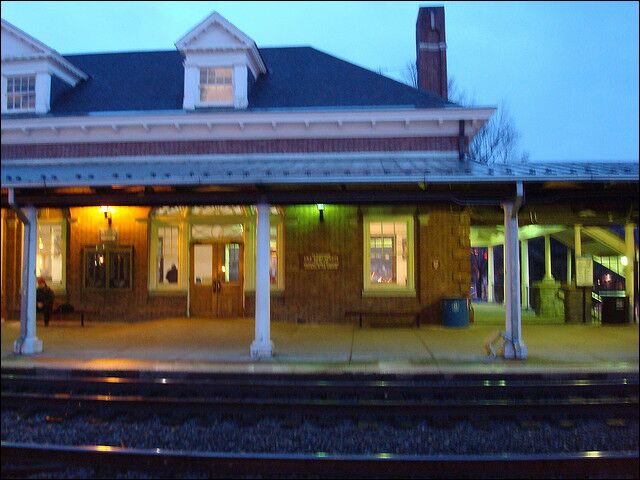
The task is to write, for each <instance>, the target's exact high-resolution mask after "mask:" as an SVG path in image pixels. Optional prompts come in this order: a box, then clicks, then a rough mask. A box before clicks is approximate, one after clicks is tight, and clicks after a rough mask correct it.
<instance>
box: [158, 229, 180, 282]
mask: <svg viewBox="0 0 640 480" xmlns="http://www.w3.org/2000/svg"><path fill="white" fill-rule="evenodd" d="M157 246H158V249H157V251H158V269H157V274H158V277H157V280H158V283H165V282H166V283H170V284H171V283H174V284H175V283H178V271H179V269H178V265H179V264H178V248H179V245H178V227H159V228H158V243H157Z"/></svg>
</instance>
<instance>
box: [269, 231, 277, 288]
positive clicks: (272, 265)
mask: <svg viewBox="0 0 640 480" xmlns="http://www.w3.org/2000/svg"><path fill="white" fill-rule="evenodd" d="M269 250H270V253H269V282H270V283H271V284H272V285H277V284H278V227H270V228H269Z"/></svg>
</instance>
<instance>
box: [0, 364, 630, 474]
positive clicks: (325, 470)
mask: <svg viewBox="0 0 640 480" xmlns="http://www.w3.org/2000/svg"><path fill="white" fill-rule="evenodd" d="M2 408H3V410H5V409H12V410H14V411H16V412H18V411H20V412H25V411H26V413H27V416H29V412H30V411H31V412H37V418H44V417H45V415H43V413H44V414H46V415H55V414H56V413H61V414H63V415H61V416H60V417H59V418H58V419H56V418H55V417H49V418H51V419H52V421H59V422H63V421H64V419H65V418H70V417H73V416H74V415H75V414H76V413H80V414H83V413H92V414H95V413H97V414H98V415H97V416H98V417H100V416H101V415H102V414H104V413H106V414H107V419H108V418H109V415H110V413H111V412H116V413H117V414H120V413H126V415H128V416H127V417H126V418H138V417H144V416H145V415H156V416H157V415H160V416H162V418H164V419H165V420H166V419H167V418H170V417H169V415H167V414H170V415H175V416H176V417H175V418H176V419H177V420H178V421H180V418H189V417H190V416H192V415H203V414H204V415H212V416H218V417H219V416H221V415H222V416H226V415H229V414H231V415H232V416H237V417H244V416H250V417H261V416H269V415H273V416H278V417H280V418H282V417H284V418H305V417H327V418H328V419H329V420H331V421H333V418H334V417H339V416H350V417H353V418H356V417H357V418H361V417H373V418H375V419H376V421H382V422H383V423H384V422H386V420H387V419H394V420H396V421H397V420H398V419H399V418H407V417H411V418H416V419H417V418H418V417H425V418H426V417H444V418H445V419H446V420H445V423H446V422H448V421H449V420H451V419H454V420H455V419H456V418H467V419H470V418H474V419H475V418H476V417H478V416H484V417H486V418H490V417H493V418H499V419H503V418H505V417H510V418H517V419H523V418H524V419H526V418H530V417H544V418H554V419H556V420H557V419H562V418H575V417H582V418H593V417H598V418H602V419H604V418H608V419H611V418H617V419H625V420H629V419H631V420H632V421H635V419H637V418H638V376H637V375H611V374H603V375H593V374H591V375H574V376H571V375H450V376H444V375H418V376H405V375H322V376H315V375H249V374H246V375H235V374H182V373H165V372H113V371H109V372H107V371H105V372H89V371H64V370H62V371H51V370H8V369H3V370H2ZM107 421H108V420H107ZM125 423H126V422H125ZM374 423H375V422H374ZM61 424H62V423H61ZM294 424H295V422H294ZM74 468H75V469H76V470H75V471H74V470H69V469H74ZM82 468H85V469H86V468H90V469H92V471H93V472H94V473H95V476H97V477H100V478H104V477H109V476H114V469H116V470H117V469H119V470H120V471H121V472H125V474H128V473H130V472H145V473H146V474H149V475H151V476H164V477H166V476H185V477H192V476H199V475H203V476H204V477H219V478H229V477H231V478H237V477H250V478H255V477H279V478H282V477H285V478H286V477H290V478H299V477H311V478H347V477H348V478H404V477H406V478H428V477H431V478H524V477H526V478H549V477H550V476H552V477H556V478H576V477H581V478H612V477H613V478H637V471H638V451H637V449H636V450H634V451H586V452H577V453H537V454H531V455H526V454H513V453H502V454H482V455H393V454H389V453H384V452H381V453H378V454H376V455H339V454H329V453H326V452H318V453H315V454H308V453H304V454H303V453H286V454H275V453H235V452H231V453H229V452H219V451H217V452H201V451H175V450H165V449H160V448H157V449H152V450H142V449H131V448H125V447H124V445H123V446H112V445H92V446H76V445H46V444H38V445H35V444H17V443H10V442H4V441H3V442H2V477H3V478H5V477H7V478H24V477H28V476H33V475H36V476H37V475H42V474H44V475H47V474H54V475H55V474H58V475H66V476H69V477H76V478H81V477H83V476H85V475H87V472H86V471H83V470H78V469H82ZM105 469H106V470H110V471H106V470H105ZM96 472H97V473H96ZM127 472H128V473H127ZM116 473H117V472H116Z"/></svg>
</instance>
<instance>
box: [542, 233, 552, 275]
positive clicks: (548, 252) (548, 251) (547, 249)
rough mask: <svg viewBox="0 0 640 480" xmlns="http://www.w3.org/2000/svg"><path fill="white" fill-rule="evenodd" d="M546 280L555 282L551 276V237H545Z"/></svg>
mask: <svg viewBox="0 0 640 480" xmlns="http://www.w3.org/2000/svg"><path fill="white" fill-rule="evenodd" d="M544 278H546V279H548V280H553V275H552V274H551V236H550V235H545V236H544Z"/></svg>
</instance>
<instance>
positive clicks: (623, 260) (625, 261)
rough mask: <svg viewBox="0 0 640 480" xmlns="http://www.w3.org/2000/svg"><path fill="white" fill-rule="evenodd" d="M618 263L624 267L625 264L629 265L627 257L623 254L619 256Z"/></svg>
mask: <svg viewBox="0 0 640 480" xmlns="http://www.w3.org/2000/svg"><path fill="white" fill-rule="evenodd" d="M620 263H621V264H622V266H623V267H626V266H627V265H629V259H628V258H627V256H626V255H623V256H622V257H620Z"/></svg>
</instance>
